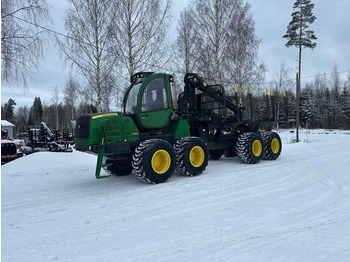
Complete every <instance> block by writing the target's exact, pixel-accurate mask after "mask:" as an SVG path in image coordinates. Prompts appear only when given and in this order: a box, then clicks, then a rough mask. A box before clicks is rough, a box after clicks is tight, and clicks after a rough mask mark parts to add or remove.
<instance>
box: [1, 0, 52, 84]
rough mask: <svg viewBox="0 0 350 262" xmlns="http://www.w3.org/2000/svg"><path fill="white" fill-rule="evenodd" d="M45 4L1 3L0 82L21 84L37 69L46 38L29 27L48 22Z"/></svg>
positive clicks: (31, 0)
mask: <svg viewBox="0 0 350 262" xmlns="http://www.w3.org/2000/svg"><path fill="white" fill-rule="evenodd" d="M50 21H51V20H50V15H49V7H48V5H47V3H46V1H45V0H1V63H2V65H1V75H2V77H1V79H2V81H4V82H7V83H11V82H18V81H21V82H23V84H24V86H26V80H27V79H28V78H30V77H31V76H32V74H33V72H35V70H36V69H37V68H38V64H39V61H40V58H41V57H42V55H43V47H44V45H45V43H47V39H48V35H47V33H46V32H45V31H43V30H42V29H40V28H38V27H36V26H35V25H33V24H40V25H42V26H45V25H46V24H48V23H49V22H50Z"/></svg>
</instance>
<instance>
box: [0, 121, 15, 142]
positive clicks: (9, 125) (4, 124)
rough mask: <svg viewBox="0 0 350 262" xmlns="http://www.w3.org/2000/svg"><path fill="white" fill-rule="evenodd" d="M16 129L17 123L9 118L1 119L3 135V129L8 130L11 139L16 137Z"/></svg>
mask: <svg viewBox="0 0 350 262" xmlns="http://www.w3.org/2000/svg"><path fill="white" fill-rule="evenodd" d="M14 129H15V125H14V124H12V123H10V122H9V121H7V120H1V136H2V131H4V132H7V136H8V137H9V138H10V139H14Z"/></svg>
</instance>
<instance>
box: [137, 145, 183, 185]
mask: <svg viewBox="0 0 350 262" xmlns="http://www.w3.org/2000/svg"><path fill="white" fill-rule="evenodd" d="M132 166H133V170H134V173H135V175H136V176H137V177H138V178H139V179H141V180H142V181H143V182H146V183H151V184H158V183H163V182H165V181H167V180H168V179H169V178H170V177H171V176H172V174H173V173H174V170H175V166H176V155H175V152H174V149H173V147H172V146H171V145H170V144H169V143H168V142H167V141H165V140H161V139H149V140H146V141H143V142H141V143H140V144H139V145H138V147H137V148H136V149H135V152H134V154H133V157H132Z"/></svg>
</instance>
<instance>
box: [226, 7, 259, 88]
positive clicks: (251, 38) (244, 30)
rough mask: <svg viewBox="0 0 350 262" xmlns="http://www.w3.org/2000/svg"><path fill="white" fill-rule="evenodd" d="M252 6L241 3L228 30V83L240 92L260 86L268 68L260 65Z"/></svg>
mask: <svg viewBox="0 0 350 262" xmlns="http://www.w3.org/2000/svg"><path fill="white" fill-rule="evenodd" d="M250 8H251V6H250V4H248V3H243V2H241V3H240V5H239V6H238V7H237V8H236V10H235V15H234V17H233V19H232V21H231V23H230V25H229V29H228V30H227V35H228V37H227V38H228V45H227V47H226V49H225V54H226V57H227V59H226V60H225V67H226V71H227V78H226V79H227V81H231V83H232V82H233V83H235V84H237V86H238V89H239V91H240V92H243V93H244V92H246V91H247V90H248V86H249V85H252V86H258V85H259V84H260V83H262V81H263V80H264V78H265V71H266V66H265V65H264V64H258V61H257V60H258V49H259V45H260V40H259V39H258V38H257V37H256V35H255V22H254V20H253V17H252V15H251V13H250Z"/></svg>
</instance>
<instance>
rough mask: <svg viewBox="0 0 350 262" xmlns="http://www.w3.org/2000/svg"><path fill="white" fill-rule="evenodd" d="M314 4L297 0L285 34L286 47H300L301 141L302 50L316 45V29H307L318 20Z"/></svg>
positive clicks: (298, 80) (298, 100) (298, 87)
mask: <svg viewBox="0 0 350 262" xmlns="http://www.w3.org/2000/svg"><path fill="white" fill-rule="evenodd" d="M313 8H314V4H313V3H311V0H296V1H295V3H294V5H293V10H294V11H293V13H292V21H291V22H290V23H289V25H288V26H287V33H286V34H285V35H284V36H283V38H286V39H287V40H288V42H287V43H286V47H290V46H295V47H297V48H298V49H299V67H298V79H297V82H298V83H297V97H296V99H297V123H296V125H297V137H296V141H297V142H299V109H300V74H301V51H302V48H311V49H314V48H315V47H316V42H315V41H314V40H316V39H317V37H316V36H315V34H314V31H311V30H307V29H308V28H309V25H310V24H312V23H313V22H314V21H315V20H316V16H314V15H313V12H312V9H313Z"/></svg>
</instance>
